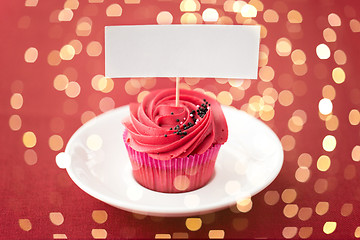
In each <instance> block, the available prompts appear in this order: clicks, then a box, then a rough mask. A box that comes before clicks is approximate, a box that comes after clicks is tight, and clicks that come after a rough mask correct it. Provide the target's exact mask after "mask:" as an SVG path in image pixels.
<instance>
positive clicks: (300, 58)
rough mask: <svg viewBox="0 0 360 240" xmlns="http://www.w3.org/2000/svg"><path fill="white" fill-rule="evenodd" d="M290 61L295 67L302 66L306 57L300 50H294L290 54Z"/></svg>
mask: <svg viewBox="0 0 360 240" xmlns="http://www.w3.org/2000/svg"><path fill="white" fill-rule="evenodd" d="M291 60H292V61H293V63H294V64H295V65H302V64H304V63H305V62H306V55H305V53H304V51H302V50H301V49H296V50H294V51H293V52H292V53H291Z"/></svg>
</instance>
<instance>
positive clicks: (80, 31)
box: [76, 17, 92, 36]
mask: <svg viewBox="0 0 360 240" xmlns="http://www.w3.org/2000/svg"><path fill="white" fill-rule="evenodd" d="M91 28H92V20H91V19H90V18H89V17H82V18H80V19H79V21H78V22H77V25H76V35H78V36H89V35H90V33H91Z"/></svg>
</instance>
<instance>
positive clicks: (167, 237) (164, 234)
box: [155, 233, 171, 239]
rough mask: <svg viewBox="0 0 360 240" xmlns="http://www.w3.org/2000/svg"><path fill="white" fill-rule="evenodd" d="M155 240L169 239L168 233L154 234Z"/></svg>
mask: <svg viewBox="0 0 360 240" xmlns="http://www.w3.org/2000/svg"><path fill="white" fill-rule="evenodd" d="M155 239H171V235H170V234H168V233H156V234H155Z"/></svg>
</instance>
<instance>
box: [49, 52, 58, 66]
mask: <svg viewBox="0 0 360 240" xmlns="http://www.w3.org/2000/svg"><path fill="white" fill-rule="evenodd" d="M47 61H48V63H49V65H50V66H57V65H59V64H60V63H61V58H60V52H59V51H57V50H52V51H51V52H50V53H49V55H48V57H47Z"/></svg>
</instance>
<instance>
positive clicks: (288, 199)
mask: <svg viewBox="0 0 360 240" xmlns="http://www.w3.org/2000/svg"><path fill="white" fill-rule="evenodd" d="M296 197H297V193H296V190H295V189H293V188H289V189H285V190H284V191H283V192H282V194H281V199H282V200H283V202H284V203H292V202H294V201H295V199H296Z"/></svg>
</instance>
